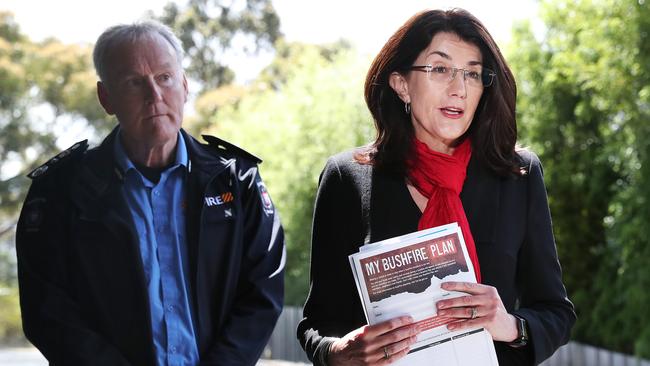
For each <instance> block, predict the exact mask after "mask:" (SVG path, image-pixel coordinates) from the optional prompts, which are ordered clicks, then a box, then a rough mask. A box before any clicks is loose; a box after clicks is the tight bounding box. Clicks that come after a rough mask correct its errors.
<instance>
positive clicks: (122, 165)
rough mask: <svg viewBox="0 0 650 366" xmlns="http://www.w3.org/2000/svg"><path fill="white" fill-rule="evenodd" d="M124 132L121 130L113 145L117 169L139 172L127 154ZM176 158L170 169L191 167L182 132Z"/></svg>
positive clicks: (118, 131)
mask: <svg viewBox="0 0 650 366" xmlns="http://www.w3.org/2000/svg"><path fill="white" fill-rule="evenodd" d="M121 133H122V131H121V130H120V129H119V127H118V130H117V133H116V135H115V142H114V143H113V156H114V158H115V164H116V165H117V168H119V169H120V171H121V172H122V173H126V172H128V171H130V170H131V169H133V170H137V169H136V167H135V165H134V164H133V162H132V161H131V159H130V158H129V157H128V155H127V154H126V150H125V149H124V145H123V144H122V139H121V138H120V134H121ZM176 141H177V142H176V158H175V160H174V163H173V164H172V165H171V166H170V167H169V169H172V168H176V167H178V166H183V167H185V168H187V167H188V165H189V155H188V153H187V146H186V145H185V139H184V138H183V135H182V134H181V132H180V131H179V132H178V138H177V140H176Z"/></svg>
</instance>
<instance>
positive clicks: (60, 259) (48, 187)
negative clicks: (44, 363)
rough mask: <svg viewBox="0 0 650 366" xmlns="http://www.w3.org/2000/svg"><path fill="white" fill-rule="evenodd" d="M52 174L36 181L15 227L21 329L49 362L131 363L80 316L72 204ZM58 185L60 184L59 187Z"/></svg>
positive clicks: (82, 363) (86, 363)
mask: <svg viewBox="0 0 650 366" xmlns="http://www.w3.org/2000/svg"><path fill="white" fill-rule="evenodd" d="M49 178H50V177H43V178H39V179H37V180H36V181H34V183H33V184H32V186H31V188H30V191H29V193H28V194H27V198H26V200H25V203H24V205H23V208H22V211H21V214H20V218H19V220H18V227H17V232H16V254H17V258H18V281H19V289H20V306H21V313H22V321H23V330H24V332H25V335H26V336H27V339H29V340H30V341H31V342H32V343H33V344H34V345H35V346H36V347H37V348H38V349H39V350H40V351H41V353H43V355H44V356H45V358H47V359H48V360H49V361H50V363H51V364H55V365H57V366H59V365H61V366H63V365H107V366H108V365H124V366H126V365H128V364H129V363H128V362H127V361H126V359H125V358H124V357H123V356H122V355H121V354H120V352H119V351H118V350H117V348H115V347H114V346H113V345H111V344H110V343H109V342H107V341H106V339H104V338H103V337H102V336H101V335H100V334H98V333H97V332H95V331H93V329H92V327H91V326H90V325H89V324H88V323H87V321H86V320H85V319H83V318H82V316H81V314H80V313H81V311H80V307H79V305H78V302H77V301H76V300H75V297H74V293H73V291H70V289H69V287H70V281H69V276H71V275H74V273H73V271H72V270H71V268H69V266H68V265H67V263H68V258H67V257H68V255H69V253H68V250H67V248H68V242H67V241H68V240H69V238H70V233H69V230H70V226H69V220H67V218H69V217H70V215H71V213H70V212H69V204H67V202H66V200H65V198H64V197H63V196H64V194H63V193H62V192H61V187H62V186H61V185H59V184H54V183H53V182H52V181H50V182H49V183H47V181H48V180H49ZM55 187H56V188H55Z"/></svg>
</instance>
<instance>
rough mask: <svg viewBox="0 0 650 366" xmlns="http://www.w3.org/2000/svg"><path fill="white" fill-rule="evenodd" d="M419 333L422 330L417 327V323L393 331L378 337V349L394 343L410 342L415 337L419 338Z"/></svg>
mask: <svg viewBox="0 0 650 366" xmlns="http://www.w3.org/2000/svg"><path fill="white" fill-rule="evenodd" d="M419 333H420V329H419V328H418V327H417V324H416V323H411V324H409V325H406V326H403V327H400V328H397V329H393V330H392V331H390V332H387V333H384V334H382V335H381V336H379V337H377V342H378V343H377V348H378V349H379V348H382V347H384V346H386V345H390V344H392V343H398V342H402V341H404V340H408V339H409V338H411V337H413V336H417V335H418V334H419Z"/></svg>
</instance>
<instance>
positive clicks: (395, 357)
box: [376, 341, 415, 365]
mask: <svg viewBox="0 0 650 366" xmlns="http://www.w3.org/2000/svg"><path fill="white" fill-rule="evenodd" d="M413 343H415V341H413ZM410 351H411V348H410V345H409V347H406V348H403V349H401V350H400V351H397V352H395V353H389V357H388V358H386V357H385V356H384V352H383V351H382V353H381V358H379V359H378V361H377V363H376V364H377V365H389V364H391V363H394V362H397V360H399V359H401V358H403V357H404V356H406V355H407V354H408V353H409V352H410Z"/></svg>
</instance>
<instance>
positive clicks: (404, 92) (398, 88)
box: [388, 71, 411, 103]
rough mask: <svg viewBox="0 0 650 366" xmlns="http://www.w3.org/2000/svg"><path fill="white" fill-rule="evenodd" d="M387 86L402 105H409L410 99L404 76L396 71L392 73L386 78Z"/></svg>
mask: <svg viewBox="0 0 650 366" xmlns="http://www.w3.org/2000/svg"><path fill="white" fill-rule="evenodd" d="M388 85H390V87H391V88H393V90H394V91H395V93H397V96H398V97H399V98H400V99H401V100H402V101H403V102H404V103H411V97H410V96H409V84H408V82H407V81H406V78H405V77H404V75H402V74H400V73H399V72H397V71H393V72H392V73H391V74H390V76H388Z"/></svg>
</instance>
